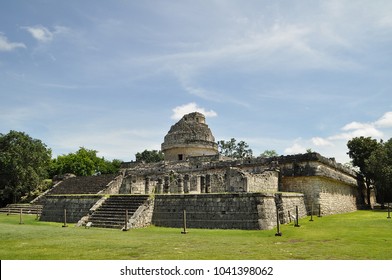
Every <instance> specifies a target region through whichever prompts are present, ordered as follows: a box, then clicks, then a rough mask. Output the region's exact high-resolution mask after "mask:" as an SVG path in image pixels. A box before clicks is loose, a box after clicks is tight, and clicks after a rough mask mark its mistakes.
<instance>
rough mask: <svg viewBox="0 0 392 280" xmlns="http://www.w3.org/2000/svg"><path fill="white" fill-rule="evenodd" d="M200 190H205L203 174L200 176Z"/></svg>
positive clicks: (203, 191)
mask: <svg viewBox="0 0 392 280" xmlns="http://www.w3.org/2000/svg"><path fill="white" fill-rule="evenodd" d="M200 192H201V193H205V192H206V177H205V176H204V175H201V176H200Z"/></svg>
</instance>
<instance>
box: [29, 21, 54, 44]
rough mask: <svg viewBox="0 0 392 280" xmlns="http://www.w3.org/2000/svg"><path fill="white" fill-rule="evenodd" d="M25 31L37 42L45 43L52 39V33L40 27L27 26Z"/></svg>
mask: <svg viewBox="0 0 392 280" xmlns="http://www.w3.org/2000/svg"><path fill="white" fill-rule="evenodd" d="M25 29H26V30H27V31H28V32H29V33H30V34H31V35H32V36H33V37H34V39H36V40H38V41H39V42H43V43H46V42H49V41H52V39H53V33H52V32H50V31H49V29H47V28H46V27H44V26H42V25H37V26H27V27H25Z"/></svg>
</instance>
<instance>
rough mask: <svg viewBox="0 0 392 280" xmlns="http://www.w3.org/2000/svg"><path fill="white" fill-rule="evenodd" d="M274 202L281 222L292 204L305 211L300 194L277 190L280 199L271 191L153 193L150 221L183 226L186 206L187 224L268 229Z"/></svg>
mask: <svg viewBox="0 0 392 280" xmlns="http://www.w3.org/2000/svg"><path fill="white" fill-rule="evenodd" d="M277 205H278V207H279V210H280V211H281V213H280V220H281V222H287V221H288V220H289V218H288V211H289V210H290V211H295V205H297V206H299V209H300V211H299V215H300V217H302V216H305V215H306V210H305V205H304V200H303V196H302V195H301V194H279V199H278V198H277V196H276V195H275V194H272V193H232V194H199V195H191V194H187V195H170V196H168V195H156V196H155V205H154V213H153V217H152V223H153V224H154V225H156V226H165V227H182V226H183V211H184V210H186V220H187V227H189V228H222V229H271V228H273V227H275V226H276V207H277ZM292 213H293V212H292ZM294 213H295V212H294Z"/></svg>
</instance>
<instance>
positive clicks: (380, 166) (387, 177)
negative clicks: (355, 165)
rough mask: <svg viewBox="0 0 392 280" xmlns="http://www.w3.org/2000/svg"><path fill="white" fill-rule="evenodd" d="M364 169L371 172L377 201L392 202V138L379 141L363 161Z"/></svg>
mask: <svg viewBox="0 0 392 280" xmlns="http://www.w3.org/2000/svg"><path fill="white" fill-rule="evenodd" d="M365 165H366V169H367V170H368V171H369V172H371V174H373V179H374V185H375V188H376V196H377V201H378V202H379V203H381V204H382V205H384V203H385V202H392V139H389V140H388V142H386V143H383V142H381V143H380V144H379V145H378V147H377V149H376V150H374V151H373V152H372V154H371V155H370V157H369V158H368V159H367V160H366V161H365Z"/></svg>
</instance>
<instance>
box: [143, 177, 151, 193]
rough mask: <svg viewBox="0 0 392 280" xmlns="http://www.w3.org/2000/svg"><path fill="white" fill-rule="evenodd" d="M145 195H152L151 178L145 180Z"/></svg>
mask: <svg viewBox="0 0 392 280" xmlns="http://www.w3.org/2000/svg"><path fill="white" fill-rule="evenodd" d="M144 193H145V194H149V193H150V178H149V177H146V178H145V185H144Z"/></svg>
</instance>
